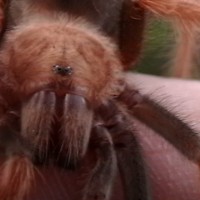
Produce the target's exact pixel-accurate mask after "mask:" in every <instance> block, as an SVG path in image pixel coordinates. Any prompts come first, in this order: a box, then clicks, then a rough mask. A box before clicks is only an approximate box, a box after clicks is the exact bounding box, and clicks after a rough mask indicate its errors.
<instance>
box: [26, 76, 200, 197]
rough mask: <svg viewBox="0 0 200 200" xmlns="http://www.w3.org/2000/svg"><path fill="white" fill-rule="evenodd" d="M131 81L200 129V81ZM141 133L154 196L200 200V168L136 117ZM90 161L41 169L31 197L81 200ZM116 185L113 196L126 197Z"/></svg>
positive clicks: (140, 78) (142, 78)
mask: <svg viewBox="0 0 200 200" xmlns="http://www.w3.org/2000/svg"><path fill="white" fill-rule="evenodd" d="M127 80H128V83H130V84H134V85H135V87H136V88H140V91H141V92H142V93H145V94H151V96H152V98H155V99H156V100H158V101H159V100H160V101H161V103H164V105H165V106H166V107H167V108H169V109H170V110H172V111H173V112H175V113H177V114H178V116H180V117H182V118H184V120H185V121H188V122H189V124H191V125H193V127H194V128H196V129H197V130H199V133H200V106H199V100H200V82H198V81H182V80H175V79H165V78H157V77H153V76H144V75H135V74H128V75H127ZM134 123H135V127H136V128H137V129H138V130H139V132H138V137H139V140H140V141H141V145H142V147H143V150H144V156H145V159H146V162H147V164H148V174H149V176H150V181H151V185H152V193H153V200H199V199H200V173H199V172H200V171H199V169H198V166H197V165H196V164H194V163H192V162H191V161H188V160H187V159H186V158H184V157H183V156H182V155H181V154H180V153H179V152H177V150H175V148H174V147H172V146H171V145H170V144H169V143H168V142H166V141H165V140H164V139H163V138H160V137H159V136H158V135H157V134H155V133H154V132H153V131H152V130H150V129H149V128H147V127H145V126H143V125H142V124H141V123H139V122H138V121H137V120H134ZM87 160H88V159H86V163H85V164H83V167H81V169H80V170H78V171H74V172H73V171H64V170H62V171H61V170H58V169H56V168H53V167H49V168H48V169H47V168H46V169H39V176H38V177H37V178H36V179H37V182H36V184H35V187H34V188H33V190H34V192H32V194H31V196H32V198H28V200H40V199H41V200H80V199H81V197H82V195H81V192H82V188H83V187H82V186H83V185H84V182H85V178H86V177H87V174H88V172H86V168H87V169H88V171H89V170H91V168H88V165H87ZM116 182H117V183H116V186H115V188H114V189H113V193H114V196H113V198H112V200H125V199H124V198H123V194H122V189H121V185H120V181H119V179H118V180H117V181H116Z"/></svg>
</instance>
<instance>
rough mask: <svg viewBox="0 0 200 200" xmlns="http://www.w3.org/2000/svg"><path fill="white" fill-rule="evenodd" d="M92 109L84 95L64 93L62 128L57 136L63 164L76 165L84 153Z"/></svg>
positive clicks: (90, 124)
mask: <svg viewBox="0 0 200 200" xmlns="http://www.w3.org/2000/svg"><path fill="white" fill-rule="evenodd" d="M92 122H93V111H92V109H91V108H90V107H89V105H88V102H87V101H86V100H85V98H84V97H81V96H78V95H72V94H66V95H65V98H64V109H63V117H62V130H61V133H60V134H59V135H58V136H57V137H58V138H59V143H60V145H59V146H60V152H59V157H60V158H59V159H60V161H62V162H63V161H64V162H65V163H64V164H63V163H62V167H63V166H67V167H70V166H71V167H76V166H77V164H78V163H79V162H80V160H81V159H82V158H83V156H84V155H85V153H86V151H87V148H88V143H89V139H90V132H91V127H92Z"/></svg>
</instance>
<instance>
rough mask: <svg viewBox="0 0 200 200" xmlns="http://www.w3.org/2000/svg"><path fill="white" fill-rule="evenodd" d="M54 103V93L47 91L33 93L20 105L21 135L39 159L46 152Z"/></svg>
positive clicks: (41, 159) (42, 159) (43, 158)
mask: <svg viewBox="0 0 200 200" xmlns="http://www.w3.org/2000/svg"><path fill="white" fill-rule="evenodd" d="M55 105H56V98H55V94H54V93H53V92H49V91H40V92H37V93H35V94H34V95H33V96H32V97H31V98H30V99H29V100H28V101H27V102H25V103H24V104H23V105H22V110H21V135H22V136H23V138H24V139H25V140H27V141H28V142H29V143H30V144H31V146H32V148H33V150H34V151H35V155H36V156H38V158H36V159H38V160H39V161H44V160H45V159H46V156H47V153H48V145H49V137H50V132H51V129H52V122H53V117H54V114H55Z"/></svg>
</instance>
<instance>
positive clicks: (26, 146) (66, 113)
mask: <svg viewBox="0 0 200 200" xmlns="http://www.w3.org/2000/svg"><path fill="white" fill-rule="evenodd" d="M177 2H178V1H177ZM5 3H6V4H3V5H4V6H5V5H6V6H5V7H4V8H3V11H5V13H6V14H5V19H6V20H4V21H5V23H4V25H3V26H2V40H1V54H0V77H1V78H0V91H1V92H0V116H1V118H0V147H1V155H2V158H1V159H3V161H4V164H3V165H2V170H1V182H0V199H3V200H14V199H17V200H18V199H20V200H21V199H23V198H24V196H26V195H27V193H28V191H29V190H30V189H31V185H32V184H33V181H34V172H35V166H38V165H45V166H46V165H48V164H49V163H53V164H54V165H57V166H60V167H62V168H75V169H76V168H77V167H78V166H79V165H81V161H82V159H83V158H84V156H85V155H86V153H87V150H88V148H92V149H94V151H95V152H96V158H97V162H96V165H95V167H94V169H93V170H92V172H91V175H90V178H89V179H88V181H87V183H86V185H85V188H84V194H83V199H84V200H108V199H109V197H110V193H111V191H112V185H113V180H114V178H115V174H116V171H117V166H118V167H119V170H120V173H121V177H122V182H123V185H124V191H125V196H126V199H127V200H133V199H135V200H149V199H151V194H150V186H149V183H148V175H147V173H146V170H145V162H144V160H143V158H142V154H141V148H140V145H139V143H138V141H137V139H136V137H135V134H134V133H135V130H134V127H133V126H132V120H131V119H132V116H134V117H137V118H138V119H139V120H141V121H142V122H144V123H145V124H146V125H148V126H149V127H151V128H152V129H154V130H156V132H159V133H160V134H161V135H162V136H163V137H164V138H166V139H167V140H168V141H170V142H171V143H172V144H173V145H174V146H175V147H176V148H177V149H179V150H180V151H181V152H182V153H183V154H184V155H185V156H186V157H187V158H188V159H191V160H193V161H194V162H197V163H199V152H200V142H199V137H198V135H197V133H195V132H194V131H193V130H192V129H191V128H190V127H188V126H187V125H186V124H185V123H184V122H182V121H181V120H180V119H178V118H177V117H175V116H174V115H172V114H171V113H170V112H169V111H167V110H166V109H164V108H163V107H161V106H159V105H158V104H157V103H156V102H154V101H152V100H151V99H150V98H149V97H147V96H142V95H141V94H140V93H139V91H137V90H135V89H134V88H132V87H130V86H129V85H128V84H127V83H126V82H125V81H124V77H123V76H124V75H123V69H126V68H128V67H129V66H130V65H131V64H132V63H134V62H136V60H137V58H138V56H139V54H140V49H141V43H142V38H143V31H144V28H145V18H146V15H145V13H146V12H147V10H151V11H153V12H154V13H157V14H160V15H163V16H168V15H169V16H171V17H174V18H175V19H180V20H185V21H184V23H186V22H187V23H191V25H192V26H197V25H198V22H199V20H200V17H199V14H198V13H197V12H196V6H199V7H198V8H200V5H199V3H198V4H197V3H196V4H195V3H191V4H186V3H184V2H183V3H181V2H179V4H176V5H174V4H173V3H172V2H171V1H167V3H166V2H165V1H163V0H162V1H161V0H160V1H159V0H139V1H115V0H112V1H110V2H107V1H102V0H99V1H95V2H94V1H92V0H91V1H86V0H85V1H81V2H79V3H77V2H76V1H74V0H71V1H64V0H59V1H55V0H44V1H40V0H34V1H33V0H10V1H8V2H5ZM186 5H187V6H186ZM166 8H169V9H171V12H166ZM180 8H182V10H180ZM188 10H189V11H188ZM101 12H104V13H105V15H102V14H101ZM191 12H193V14H195V15H194V17H193V18H192V17H185V16H186V14H189V13H191ZM195 12H196V13H195ZM3 16H4V15H3ZM133 16H134V18H133ZM2 24H3V23H2ZM188 26H189V25H188ZM132 47H133V48H132Z"/></svg>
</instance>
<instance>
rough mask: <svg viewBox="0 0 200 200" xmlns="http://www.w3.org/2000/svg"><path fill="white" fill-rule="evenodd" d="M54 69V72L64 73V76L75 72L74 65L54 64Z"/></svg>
mask: <svg viewBox="0 0 200 200" xmlns="http://www.w3.org/2000/svg"><path fill="white" fill-rule="evenodd" d="M53 71H54V73H56V74H59V75H62V76H68V75H72V73H73V69H72V67H70V66H62V65H54V66H53Z"/></svg>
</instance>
